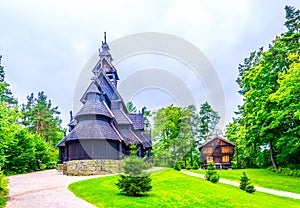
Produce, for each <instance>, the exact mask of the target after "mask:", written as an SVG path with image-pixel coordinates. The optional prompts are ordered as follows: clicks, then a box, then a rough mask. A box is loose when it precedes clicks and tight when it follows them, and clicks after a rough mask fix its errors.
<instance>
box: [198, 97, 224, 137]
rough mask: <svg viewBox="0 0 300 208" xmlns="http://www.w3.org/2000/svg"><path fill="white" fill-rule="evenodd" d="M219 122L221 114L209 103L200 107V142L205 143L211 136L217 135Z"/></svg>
mask: <svg viewBox="0 0 300 208" xmlns="http://www.w3.org/2000/svg"><path fill="white" fill-rule="evenodd" d="M219 120H220V116H219V114H218V113H217V112H216V111H214V110H213V108H212V107H211V106H210V105H209V104H208V103H207V102H205V103H203V104H202V105H201V106H200V112H199V129H198V131H199V140H200V141H205V139H208V137H209V136H212V135H213V134H214V133H216V132H215V130H216V125H217V124H218V123H219Z"/></svg>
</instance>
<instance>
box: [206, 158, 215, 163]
mask: <svg viewBox="0 0 300 208" xmlns="http://www.w3.org/2000/svg"><path fill="white" fill-rule="evenodd" d="M206 162H207V163H210V162H214V159H213V157H212V156H208V157H206Z"/></svg>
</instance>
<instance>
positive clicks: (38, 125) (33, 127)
mask: <svg viewBox="0 0 300 208" xmlns="http://www.w3.org/2000/svg"><path fill="white" fill-rule="evenodd" d="M22 113H23V125H24V126H25V127H26V128H27V129H28V130H29V132H31V133H34V134H38V135H40V136H41V137H43V138H44V139H45V140H46V141H47V142H49V143H52V144H53V145H56V144H57V142H59V140H60V139H61V137H62V132H63V130H62V128H61V127H60V124H61V120H60V118H59V117H58V115H59V114H60V112H59V111H58V107H57V106H56V107H52V102H51V100H48V98H47V96H46V95H45V94H44V92H39V93H38V96H37V98H35V97H34V94H33V93H31V95H30V96H27V104H23V106H22Z"/></svg>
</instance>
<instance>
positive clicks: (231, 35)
mask: <svg viewBox="0 0 300 208" xmlns="http://www.w3.org/2000/svg"><path fill="white" fill-rule="evenodd" d="M0 2H1V3H0V25H1V32H0V54H2V55H3V58H2V65H3V66H4V67H5V72H6V78H7V81H8V83H10V85H11V89H12V92H13V94H14V95H15V97H17V98H18V100H19V103H20V104H21V103H24V102H26V96H27V95H29V94H30V93H31V92H34V93H35V94H36V93H37V92H39V91H44V92H45V94H46V95H48V97H49V98H50V99H51V100H52V102H53V104H54V105H55V106H59V110H60V111H61V112H62V116H61V118H62V119H63V125H66V124H67V123H68V120H69V111H70V110H71V109H72V108H73V98H74V91H75V86H76V82H77V80H78V79H79V75H80V72H81V71H82V69H83V67H84V65H85V64H86V63H87V61H88V60H89V59H90V57H91V56H92V55H93V54H95V53H96V52H97V50H98V48H99V47H100V43H101V41H102V40H103V32H104V31H106V32H107V39H108V42H112V41H114V40H117V39H119V38H122V37H124V36H128V35H131V34H135V33H142V32H158V33H168V34H171V35H174V36H178V37H180V38H182V39H184V40H186V41H188V42H190V43H191V44H193V45H194V46H195V47H197V48H198V49H199V50H201V51H202V53H203V54H205V56H206V57H207V59H208V60H209V62H210V63H211V64H212V66H213V67H214V69H215V71H216V72H217V74H218V76H219V79H220V81H221V84H222V88H223V90H224V93H225V113H226V114H225V118H224V120H225V122H226V123H228V122H230V121H231V118H232V117H233V116H234V111H236V110H237V105H238V104H241V97H240V96H239V95H238V93H237V90H238V86H237V84H236V82H235V80H236V78H237V75H238V69H237V67H238V64H240V63H242V62H243V59H244V58H245V57H247V56H248V55H249V53H250V52H251V51H253V50H257V49H258V48H259V47H261V46H267V45H268V44H269V43H270V42H271V41H272V40H273V39H274V37H275V36H276V35H279V34H280V33H282V32H284V31H285V30H286V29H285V27H284V25H283V24H284V21H285V11H284V6H285V5H293V6H295V7H297V8H299V7H300V1H299V0H294V1H292V0H286V1H281V0H276V1H275V0H264V1H260V0H245V1H242V0H236V1H230V0H226V1H221V0H219V1H217V0H207V1H200V0H198V1H197V0H195V1H188V0H184V1H183V0H181V1H180V0H177V1H174V0H172V1H171V0H170V1H162V0H157V1H141V0H135V1H130V0H127V1H124V0H120V1H113V0H109V1H108V0H107V1H96V0H95V1H89V0H86V1H75V0H64V1H56V0H51V1H38V0H36V1H34V0H26V1H17V0H10V1H3V0H1V1H0ZM112 54H113V51H112ZM144 58H145V57H144ZM140 59H143V57H142V58H139V56H137V57H135V58H132V61H134V62H139V60H140ZM149 60H150V61H151V60H152V61H154V62H155V61H156V62H159V61H161V62H164V60H163V58H161V57H157V58H153V57H152V58H150V59H149ZM127 61H128V60H127ZM124 63H125V62H123V63H122V62H120V63H119V64H117V67H118V69H119V71H120V72H121V70H122V69H121V67H126V66H127V65H126V64H124ZM172 66H173V67H174V66H175V68H176V63H172ZM158 67H159V66H158ZM160 67H162V66H160ZM163 67H164V68H168V66H166V65H163ZM180 67H181V65H180V63H178V66H177V68H178V69H180ZM124 72H128V69H127V71H126V70H125V71H124ZM121 74H122V73H120V75H121ZM91 75H92V74H91ZM122 76H123V77H125V76H126V74H124V73H123V74H122ZM122 76H120V79H121V80H122ZM147 93H149V92H146V91H145V93H144V94H143V93H139V95H137V96H136V97H135V98H134V101H135V102H136V103H137V105H138V106H139V107H140V106H141V105H146V106H147V102H149V100H151V99H149V94H147ZM152 93H153V92H152ZM157 94H161V93H160V92H157ZM204 97H205V96H204ZM202 100H203V99H202ZM170 102H171V101H170V100H167V99H166V105H167V104H169V103H170ZM163 104H164V103H163V102H159V106H161V105H163ZM148 106H150V108H155V107H159V106H155V105H153V103H152V104H150V103H149V105H148Z"/></svg>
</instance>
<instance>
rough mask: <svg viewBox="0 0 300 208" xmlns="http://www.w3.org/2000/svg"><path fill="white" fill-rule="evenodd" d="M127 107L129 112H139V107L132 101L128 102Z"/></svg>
mask: <svg viewBox="0 0 300 208" xmlns="http://www.w3.org/2000/svg"><path fill="white" fill-rule="evenodd" d="M126 108H127V110H128V112H129V113H137V108H136V106H135V105H134V104H133V102H132V101H130V102H128V103H126Z"/></svg>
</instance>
